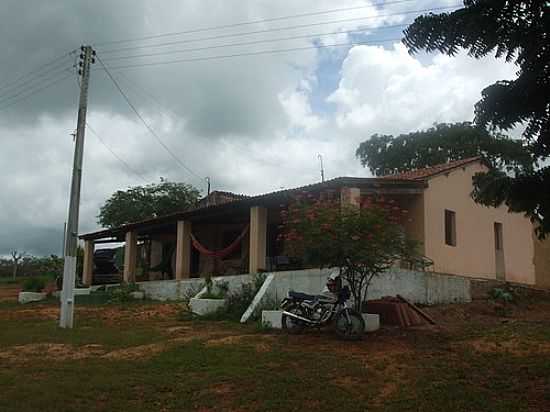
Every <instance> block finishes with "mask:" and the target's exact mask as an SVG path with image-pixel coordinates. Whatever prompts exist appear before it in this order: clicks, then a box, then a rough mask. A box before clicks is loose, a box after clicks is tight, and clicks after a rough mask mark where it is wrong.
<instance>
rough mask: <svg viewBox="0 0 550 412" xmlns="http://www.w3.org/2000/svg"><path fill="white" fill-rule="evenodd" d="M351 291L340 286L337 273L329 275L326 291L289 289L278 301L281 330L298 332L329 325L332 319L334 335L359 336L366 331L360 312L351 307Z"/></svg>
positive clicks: (346, 337)
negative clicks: (285, 295)
mask: <svg viewBox="0 0 550 412" xmlns="http://www.w3.org/2000/svg"><path fill="white" fill-rule="evenodd" d="M350 298H351V292H350V289H349V287H348V286H344V287H342V280H341V278H340V276H339V275H337V274H333V275H331V276H329V279H328V281H327V287H326V291H324V293H323V294H321V295H309V294H306V293H301V292H294V291H290V292H288V297H286V298H285V299H283V301H282V302H281V310H282V311H283V313H282V318H281V323H282V327H283V329H285V330H287V331H288V332H289V333H292V334H297V333H300V332H302V331H303V330H304V329H305V328H308V327H317V328H320V327H322V326H326V325H328V324H329V323H330V322H331V321H334V328H335V330H336V334H337V335H338V336H339V337H341V338H344V339H348V340H355V339H360V338H361V337H362V336H363V333H364V332H365V321H364V320H363V317H362V316H361V314H360V313H359V312H357V311H356V310H354V309H353V308H351V306H350V304H349V300H350Z"/></svg>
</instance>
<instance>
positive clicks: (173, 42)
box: [101, 4, 461, 55]
mask: <svg viewBox="0 0 550 412" xmlns="http://www.w3.org/2000/svg"><path fill="white" fill-rule="evenodd" d="M460 6H461V5H460V4H456V5H453V6H445V7H435V8H426V9H418V10H409V11H403V12H399V13H389V14H380V15H377V16H366V17H352V18H347V19H339V20H331V21H324V22H315V23H307V24H299V25H295V26H285V27H274V28H268V29H262V30H255V31H248V32H240V33H229V34H219V35H216V36H209V37H200V38H196V39H186V40H178V41H171V42H165V43H158V44H150V45H143V46H129V47H121V48H118V49H107V50H102V51H101V53H102V55H105V54H108V53H117V52H120V51H127V50H139V49H147V48H152V47H165V46H173V45H175V44H182V43H194V42H199V41H206V40H218V39H223V38H230V37H240V36H248V35H252V34H262V33H271V32H276V31H284V30H292V29H302V28H306V27H314V26H322V25H325V24H336V23H346V22H350V21H361V20H371V19H379V18H382V17H391V16H401V15H406V14H414V13H423V12H428V11H441V10H448V9H454V8H456V7H460Z"/></svg>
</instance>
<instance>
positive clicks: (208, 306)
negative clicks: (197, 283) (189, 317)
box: [189, 298, 225, 316]
mask: <svg viewBox="0 0 550 412" xmlns="http://www.w3.org/2000/svg"><path fill="white" fill-rule="evenodd" d="M224 306H225V299H200V298H191V300H190V301H189V307H190V309H191V312H193V313H196V314H197V315H201V316H202V315H206V314H208V313H212V312H216V311H217V310H218V309H220V308H223V307H224Z"/></svg>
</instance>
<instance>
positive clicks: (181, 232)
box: [176, 220, 191, 280]
mask: <svg viewBox="0 0 550 412" xmlns="http://www.w3.org/2000/svg"><path fill="white" fill-rule="evenodd" d="M190 275H191V222H189V221H187V220H180V221H178V235H177V243H176V279H177V280H181V279H187V278H189V276H190Z"/></svg>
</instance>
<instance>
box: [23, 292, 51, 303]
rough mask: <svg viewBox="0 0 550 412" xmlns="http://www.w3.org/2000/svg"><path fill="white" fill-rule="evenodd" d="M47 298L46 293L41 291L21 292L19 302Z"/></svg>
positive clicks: (37, 300)
mask: <svg viewBox="0 0 550 412" xmlns="http://www.w3.org/2000/svg"><path fill="white" fill-rule="evenodd" d="M44 299H46V294H45V293H41V292H19V297H18V299H17V300H18V301H19V303H29V302H39V301H41V300H44Z"/></svg>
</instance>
